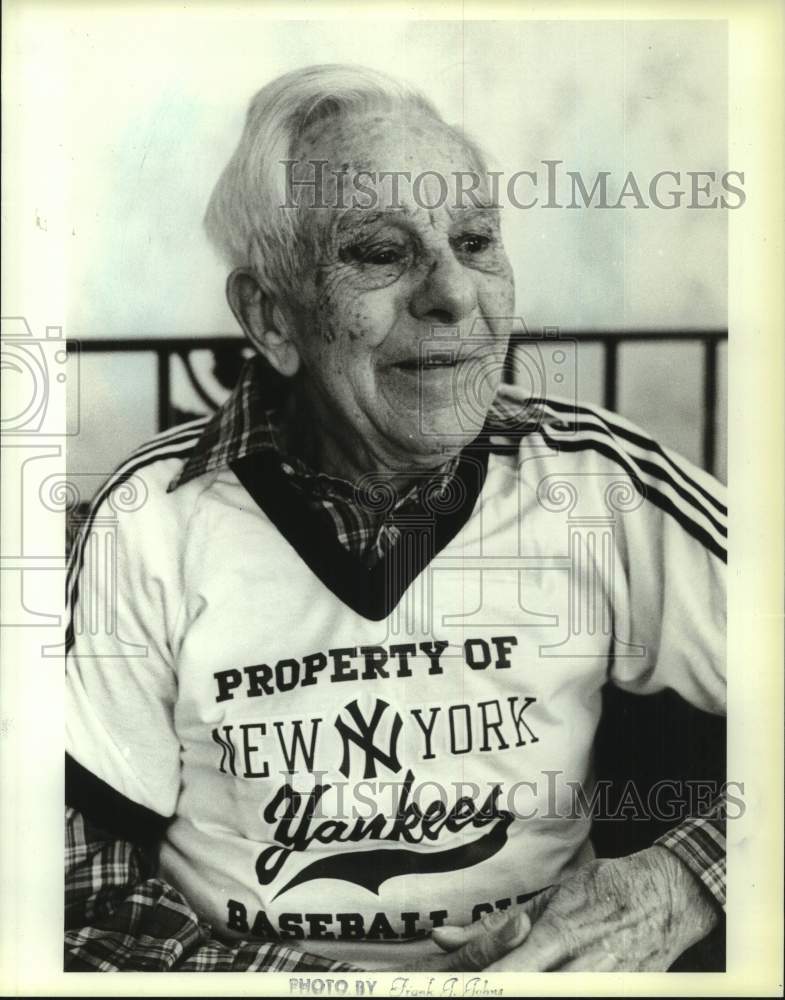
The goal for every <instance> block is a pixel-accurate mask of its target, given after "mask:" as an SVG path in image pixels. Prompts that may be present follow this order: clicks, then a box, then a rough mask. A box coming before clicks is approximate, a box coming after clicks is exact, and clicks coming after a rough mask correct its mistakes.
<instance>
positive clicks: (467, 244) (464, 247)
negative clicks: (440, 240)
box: [450, 233, 492, 254]
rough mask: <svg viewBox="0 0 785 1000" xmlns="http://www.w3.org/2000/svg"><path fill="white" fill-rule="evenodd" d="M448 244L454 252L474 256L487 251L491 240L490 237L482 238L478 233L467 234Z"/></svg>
mask: <svg viewBox="0 0 785 1000" xmlns="http://www.w3.org/2000/svg"><path fill="white" fill-rule="evenodd" d="M450 242H451V243H452V245H453V248H454V249H455V250H459V251H460V252H461V253H472V254H474V253H482V252H483V250H487V249H488V247H489V246H490V245H491V242H492V240H491V238H490V236H482V235H480V234H479V233H467V234H466V235H464V236H458V237H456V238H455V239H454V240H451V241H450Z"/></svg>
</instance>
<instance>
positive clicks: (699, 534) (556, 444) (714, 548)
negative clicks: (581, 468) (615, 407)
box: [540, 428, 728, 562]
mask: <svg viewBox="0 0 785 1000" xmlns="http://www.w3.org/2000/svg"><path fill="white" fill-rule="evenodd" d="M540 433H541V434H542V436H543V439H544V440H545V441H546V442H547V443H548V444H549V445H550V446H551V447H552V448H554V449H555V450H556V451H569V452H579V451H596V452H599V453H600V454H601V455H604V456H605V457H606V458H609V459H611V461H613V462H616V463H617V464H618V465H620V466H621V467H622V468H623V469H624V470H625V472H626V473H627V474H628V475H629V476H630V477H631V478H632V479H633V480H637V481H640V476H638V475H637V474H636V472H635V469H634V468H633V467H632V465H631V464H630V463H629V462H628V461H627V459H626V458H625V457H624V456H623V455H622V454H620V453H619V451H617V449H615V448H613V447H611V446H610V445H609V444H607V443H606V442H604V441H595V440H592V441H585V440H584V441H564V440H559V441H555V440H554V439H553V438H550V437H549V436H548V435H547V433H546V432H545V431H544V430H543V428H540ZM642 485H643V487H644V489H645V491H646V499H647V500H650V501H651V503H653V504H654V506H655V507H659V509H660V510H662V511H664V512H665V513H666V514H670V515H671V517H673V518H674V519H675V520H676V521H677V522H678V523H679V524H680V525H681V526H682V528H684V530H685V531H686V532H687V534H688V535H691V536H692V537H693V538H695V539H697V541H699V542H701V544H702V545H704V546H705V547H706V548H707V549H708V550H709V552H711V553H712V554H713V555H715V556H717V558H718V559H721V560H722V562H727V561H728V554H727V552H726V550H725V548H724V547H723V546H722V545H720V543H719V542H718V541H717V540H716V539H715V538H714V537H713V536H712V535H711V534H710V533H709V532H708V531H706V529H705V528H703V527H701V525H699V524H697V523H696V522H695V521H693V520H692V518H690V517H687V515H686V514H685V513H684V511H683V510H681V508H679V507H677V506H676V505H675V504H674V503H673V501H672V500H671V499H670V498H669V497H667V496H665V494H664V493H660V491H659V490H658V489H656V488H655V487H654V486H652V485H651V483H644V484H642Z"/></svg>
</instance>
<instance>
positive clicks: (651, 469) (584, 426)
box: [559, 421, 728, 538]
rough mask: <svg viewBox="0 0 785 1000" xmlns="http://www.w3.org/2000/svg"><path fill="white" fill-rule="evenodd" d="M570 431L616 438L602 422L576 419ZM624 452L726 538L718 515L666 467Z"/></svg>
mask: <svg viewBox="0 0 785 1000" xmlns="http://www.w3.org/2000/svg"><path fill="white" fill-rule="evenodd" d="M570 431H571V432H572V431H574V432H577V433H589V434H594V435H597V434H604V435H606V436H607V437H608V438H609V439H610V440H611V441H614V442H615V441H616V440H617V436H616V435H615V434H614V433H613V431H611V430H610V429H609V428H608V427H606V426H605V424H604V423H600V424H590V423H583V422H581V421H578V422H576V423H573V424H571V425H570ZM559 440H561V439H559ZM618 450H619V451H622V449H621V448H619V449H618ZM625 454H626V457H627V458H628V459H629V460H630V461H631V462H633V463H634V464H635V465H636V466H637V467H638V468H639V469H640V470H641V471H642V472H645V473H646V474H647V475H649V476H652V477H653V478H654V479H659V480H660V482H662V483H665V484H666V485H668V486H670V488H671V489H672V490H673V491H674V493H677V494H678V495H679V496H680V497H681V499H682V500H683V501H684V502H685V503H686V504H689V505H690V507H692V508H693V509H694V510H696V511H697V512H698V513H699V514H702V515H703V517H705V518H706V520H707V521H708V522H709V523H710V524H711V525H712V527H713V528H714V529H715V531H716V532H717V533H718V534H720V535H722V536H723V537H725V538H727V536H728V528H727V526H726V525H725V524H724V523H723V522H722V521H720V520H719V516H718V515H717V514H716V513H715V512H714V511H712V510H710V509H708V508H707V507H706V505H705V504H702V503H701V502H700V500H699V499H698V498H697V497H695V496H693V494H692V493H690V492H689V490H687V489H686V488H685V487H684V486H682V485H681V483H679V482H678V481H677V480H676V479H675V478H674V477H673V476H672V475H671V474H670V472H669V471H668V470H667V469H664V468H663V467H662V466H661V465H657V463H656V462H651V461H649V460H648V459H646V458H641V456H640V455H633V454H630V453H625ZM685 478H686V477H685ZM685 513H686V514H687V516H689V514H688V513H687V512H685Z"/></svg>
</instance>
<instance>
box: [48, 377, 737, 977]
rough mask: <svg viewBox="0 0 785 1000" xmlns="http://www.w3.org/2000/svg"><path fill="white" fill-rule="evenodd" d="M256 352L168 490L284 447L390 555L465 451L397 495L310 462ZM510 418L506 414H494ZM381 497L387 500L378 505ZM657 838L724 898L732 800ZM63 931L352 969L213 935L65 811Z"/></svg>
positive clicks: (129, 849)
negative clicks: (289, 431)
mask: <svg viewBox="0 0 785 1000" xmlns="http://www.w3.org/2000/svg"><path fill="white" fill-rule="evenodd" d="M258 363H259V362H258V361H257V360H256V359H252V360H251V361H250V362H249V363H248V364H247V365H246V367H245V369H244V371H243V373H242V375H241V377H240V380H239V382H238V385H237V387H236V389H235V390H234V392H233V393H232V395H231V396H230V397H229V399H228V400H227V401H226V403H225V404H224V405H223V406H222V407H221V408H220V409H219V410H218V411H217V413H216V414H215V415H214V416H213V417H212V418H211V419H210V420H209V421H208V423H207V424H206V426H205V428H204V430H203V432H202V435H201V438H200V440H199V443H198V444H197V446H196V448H195V449H194V451H193V452H192V453H191V454H190V456H189V458H188V459H187V461H186V462H185V464H184V465H183V468H182V469H181V470H180V472H179V473H178V475H177V476H176V477H175V479H174V480H173V481H172V482H171V483H170V485H169V490H170V491H171V490H175V489H177V487H178V486H180V485H182V484H183V483H185V482H188V481H189V480H191V479H195V478H196V477H197V476H201V475H203V474H204V473H206V472H210V471H212V470H215V469H220V468H225V467H226V466H228V465H229V464H230V463H231V462H232V461H234V460H235V459H239V458H241V457H244V456H246V455H252V454H255V453H259V452H261V451H269V450H273V451H276V452H278V453H279V454H280V456H281V463H282V468H283V470H284V471H285V472H286V474H287V475H289V476H290V477H291V480H292V482H293V483H294V485H295V486H296V487H297V489H299V490H300V491H301V492H303V494H304V495H305V496H306V497H307V498H308V499H309V501H310V503H311V504H312V505H313V507H314V508H315V509H316V510H318V511H320V512H322V513H323V515H324V516H325V530H326V531H328V530H332V531H334V532H335V533H336V534H337V536H338V538H339V540H340V541H341V543H342V544H343V545H344V546H346V548H347V549H349V550H350V551H351V552H353V553H354V554H356V555H358V556H360V557H361V558H363V559H364V560H365V561H366V562H367V563H369V564H370V563H373V562H374V561H376V560H378V559H380V558H383V557H384V555H385V554H386V553H387V552H389V551H390V549H391V548H392V546H393V545H394V544H395V543H396V541H397V540H398V537H399V532H398V528H397V527H396V526H395V523H394V522H395V519H396V518H397V517H399V516H400V515H401V514H405V511H406V508H407V506H408V505H409V504H414V503H416V502H417V500H418V498H419V497H420V496H421V494H422V491H424V490H437V491H442V490H445V489H446V488H447V487H448V486H449V483H450V478H451V476H452V475H453V473H454V471H455V467H456V465H457V458H453V459H450V460H449V461H447V462H446V463H445V464H444V465H443V466H442V467H441V469H439V470H438V471H437V472H436V473H434V475H433V476H431V477H428V478H426V479H424V480H422V481H420V482H418V483H417V484H415V485H414V486H413V487H412V488H411V489H410V490H409V491H408V492H406V493H404V494H403V495H401V496H395V495H394V494H392V493H390V492H387V491H386V489H385V485H384V481H383V480H378V479H377V480H373V479H368V480H367V481H366V482H365V483H364V484H360V485H359V486H355V485H352V484H351V483H348V482H346V481H345V480H342V479H336V478H333V477H331V476H326V475H324V474H322V473H316V472H313V471H312V470H310V469H309V468H308V467H307V466H306V465H305V464H304V463H303V462H302V461H301V460H299V459H297V458H295V457H293V456H287V455H285V454H284V453H283V450H282V441H283V433H282V429H283V428H282V419H281V416H280V414H279V412H278V411H276V410H272V409H269V408H268V407H267V406H266V405H265V400H264V399H263V395H264V393H263V391H262V389H261V387H260V383H261V381H262V379H261V378H260V377H259V372H258V369H257V368H256V365H257V364H258ZM498 416H499V418H500V420H502V421H503V419H504V414H503V413H501V412H500V413H499V414H498ZM380 508H381V509H380ZM655 843H657V844H659V845H661V846H663V847H666V848H668V849H669V850H671V851H673V852H674V853H675V854H676V855H677V856H678V857H679V858H680V859H681V860H682V861H683V863H684V864H685V865H686V866H687V867H688V868H689V869H690V871H692V873H693V874H694V875H695V876H696V877H697V878H698V879H699V880H700V881H701V882H702V884H703V885H704V886H705V888H706V889H707V890H708V892H709V893H710V894H711V895H712V897H713V898H714V899H715V901H716V902H717V904H718V905H719V906H720V907H723V908H724V906H725V800H724V798H721V799H718V800H717V801H715V802H714V803H713V805H712V806H711V808H710V809H709V810H708V811H707V812H706V814H705V815H703V816H702V817H700V818H693V819H688V820H685V821H684V822H682V823H681V824H679V825H678V826H676V827H675V828H674V829H672V830H670V831H668V832H667V833H666V834H665V835H663V836H662V837H660V838H658V840H657V841H655ZM65 861H66V892H65V901H66V911H65V912H66V935H65V968H66V970H68V971H102V972H107V971H118V970H137V971H138V970H143V971H150V972H164V971H170V970H176V971H182V972H208V971H210V972H230V971H271V972H275V971H293V972H315V971H320V970H321V971H325V970H333V971H345V970H348V969H351V968H353V966H351V965H347V964H345V963H340V962H333V961H330V960H329V959H326V958H322V957H320V956H317V955H311V954H308V953H306V952H301V951H297V950H294V949H292V948H289V947H287V946H285V945H282V944H278V943H265V942H259V941H241V942H239V943H238V942H232V943H231V944H227V943H224V942H221V941H219V940H217V939H216V938H215V937H214V935H213V932H212V929H211V927H210V926H209V924H207V923H205V921H204V920H202V919H201V917H200V916H199V914H198V913H196V912H195V911H194V910H193V909H192V907H191V906H190V905H189V903H188V902H187V901H186V900H185V899H184V898H183V896H182V895H181V894H180V893H179V892H178V891H177V890H176V889H174V888H173V887H172V886H170V885H167V884H166V883H165V882H163V881H162V880H161V879H159V878H157V877H156V874H155V867H154V865H153V864H152V863H151V861H150V860H149V859H148V857H147V855H146V853H145V852H144V851H143V850H142V849H141V848H140V847H137V846H135V845H133V844H131V843H129V842H127V841H118V840H116V839H114V838H112V837H110V836H108V835H107V834H106V833H104V832H103V831H101V830H98V829H96V828H95V827H93V826H91V824H89V823H88V822H87V821H86V820H85V819H84V817H83V816H81V815H80V814H79V813H78V812H76V811H75V810H73V809H68V810H67V811H66V841H65Z"/></svg>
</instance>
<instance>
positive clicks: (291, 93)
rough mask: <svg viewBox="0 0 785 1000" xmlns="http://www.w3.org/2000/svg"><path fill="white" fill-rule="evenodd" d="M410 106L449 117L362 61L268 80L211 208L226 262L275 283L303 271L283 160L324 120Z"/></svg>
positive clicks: (210, 228)
mask: <svg viewBox="0 0 785 1000" xmlns="http://www.w3.org/2000/svg"><path fill="white" fill-rule="evenodd" d="M404 105H408V106H410V107H412V108H414V109H415V110H417V111H419V112H421V113H423V114H426V115H428V116H429V117H431V118H433V119H434V120H435V121H437V122H441V123H442V124H445V123H444V120H443V119H442V117H441V115H440V114H439V112H438V111H437V110H436V108H435V107H434V105H433V104H432V103H431V102H430V101H429V100H428V98H426V97H424V96H423V95H422V94H421V93H419V91H417V90H415V89H414V88H413V87H410V86H408V85H407V84H405V83H401V82H400V81H398V80H395V79H393V78H392V77H389V76H387V75H386V74H384V73H380V72H377V71H376V70H372V69H367V68H365V67H362V66H348V65H340V64H324V65H318V66H307V67H304V68H303V69H297V70H294V71H293V72H291V73H286V74H284V75H283V76H279V77H278V78H277V79H275V80H273V81H272V82H271V83H268V84H267V86H265V87H263V88H262V89H261V90H260V91H259V92H258V93H257V94H256V96H255V97H254V98H253V99H252V100H251V103H250V105H249V107H248V113H247V115H246V119H245V128H244V129H243V134H242V136H241V138H240V143H239V145H238V146H237V149H236V150H235V152H234V154H233V156H232V158H231V159H230V160H229V163H228V164H227V165H226V167H225V169H224V171H223V173H222V174H221V176H220V178H219V180H218V183H217V184H216V186H215V188H214V190H213V193H212V196H211V198H210V202H209V204H208V206H207V212H206V214H205V219H204V224H205V229H206V231H207V235H208V237H209V238H210V240H211V242H212V243H213V245H214V246H215V247H216V249H217V250H218V251H219V252H220V253H221V255H222V256H223V257H224V258H225V259H226V261H227V263H228V264H229V265H230V266H231V267H232V268H236V267H249V266H251V267H254V268H255V269H256V271H257V273H258V275H259V277H260V279H264V280H266V281H267V283H268V284H269V285H270V286H271V287H272V288H276V287H279V286H280V283H281V282H282V281H287V280H289V279H290V278H291V277H292V276H293V275H294V274H296V273H297V263H298V257H299V254H298V248H297V233H296V231H295V218H294V217H293V216H294V215H296V213H294V212H292V211H291V210H287V209H284V208H283V207H282V206H283V205H285V204H286V203H287V196H288V194H289V192H287V190H286V180H285V175H284V170H283V169H282V166H281V165H282V163H283V162H284V161H291V160H292V159H293V157H294V155H295V151H296V146H297V143H298V140H299V139H300V138H301V137H302V136H303V134H304V132H305V131H306V129H307V128H308V127H309V126H311V125H313V124H314V123H315V122H317V121H320V120H323V119H326V118H330V117H334V116H339V115H345V114H347V113H360V114H362V113H364V112H369V111H375V110H385V111H390V110H393V109H395V108H399V107H401V106H404ZM448 127H449V126H448ZM462 138H464V141H466V142H467V144H468V145H469V146H470V147H473V144H472V143H471V142H470V141H469V140H466V139H465V137H463V136H462ZM475 152H477V150H475Z"/></svg>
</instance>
